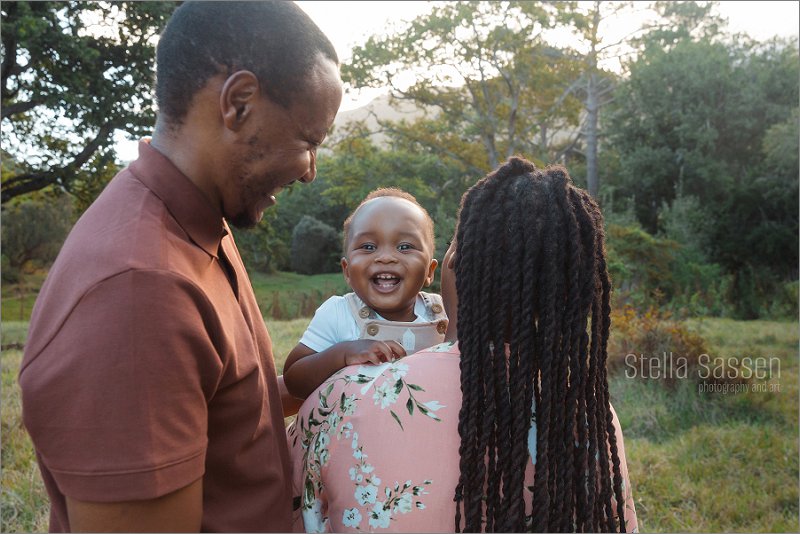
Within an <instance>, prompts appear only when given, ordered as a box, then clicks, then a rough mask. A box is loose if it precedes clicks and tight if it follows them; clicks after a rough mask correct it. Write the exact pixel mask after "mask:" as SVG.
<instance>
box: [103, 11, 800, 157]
mask: <svg viewBox="0 0 800 534" xmlns="http://www.w3.org/2000/svg"><path fill="white" fill-rule="evenodd" d="M581 3H590V2H581ZM297 4H298V5H299V6H300V7H301V8H302V9H303V10H304V11H305V12H306V13H308V15H309V16H310V17H311V18H312V19H313V20H314V22H316V23H317V25H318V26H319V27H320V28H321V29H322V31H323V32H324V33H325V34H326V35H327V36H328V38H329V39H330V40H331V42H332V43H333V45H334V47H335V48H336V52H337V54H338V55H339V59H340V60H342V62H345V61H347V60H348V59H349V58H350V51H351V50H352V48H353V46H356V45H359V44H362V43H363V42H364V41H366V40H367V38H369V37H370V36H372V35H375V34H380V33H385V32H386V31H387V29H388V28H390V27H391V26H392V25H393V24H397V23H402V22H404V21H409V20H412V19H414V18H415V17H417V16H419V15H421V14H423V13H426V12H428V11H429V10H430V8H431V3H430V2H427V1H421V0H420V1H368V2H363V1H327V0H326V1H298V2H297ZM799 7H800V2H796V1H731V0H727V1H722V2H719V12H720V14H721V15H722V16H723V17H725V18H727V19H728V28H729V30H730V31H731V32H736V33H738V32H744V33H748V34H749V35H750V36H751V37H753V38H754V39H758V40H761V41H763V40H767V39H769V38H771V37H774V36H781V37H788V36H792V35H794V36H796V35H798V26H799V25H800V22H799V21H800V9H798V8H799ZM639 23H640V20H636V19H634V18H631V19H629V20H623V19H620V20H618V21H615V23H614V24H613V25H609V28H608V29H607V31H608V32H609V33H608V35H609V37H610V38H619V37H621V36H623V35H626V34H628V33H630V31H631V30H632V29H635V28H636V27H638V24H639ZM612 68H613V67H612ZM382 92H383V91H382V90H368V91H362V92H360V93H359V92H355V91H348V92H346V94H345V95H344V99H343V100H342V106H341V107H340V111H348V110H351V109H355V108H358V107H361V106H364V105H366V104H367V103H369V101H370V100H372V99H373V98H375V97H376V96H378V95H379V94H380V93H382ZM117 152H118V154H119V157H120V159H121V160H122V161H130V160H132V159H135V158H136V155H137V143H136V142H135V141H128V140H126V139H125V138H124V134H122V133H121V132H118V133H117Z"/></svg>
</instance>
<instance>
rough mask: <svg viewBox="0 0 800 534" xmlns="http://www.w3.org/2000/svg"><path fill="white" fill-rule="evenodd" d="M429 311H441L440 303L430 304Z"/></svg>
mask: <svg viewBox="0 0 800 534" xmlns="http://www.w3.org/2000/svg"><path fill="white" fill-rule="evenodd" d="M431 311H432V312H433V313H442V306H441V305H440V304H434V305H433V306H431Z"/></svg>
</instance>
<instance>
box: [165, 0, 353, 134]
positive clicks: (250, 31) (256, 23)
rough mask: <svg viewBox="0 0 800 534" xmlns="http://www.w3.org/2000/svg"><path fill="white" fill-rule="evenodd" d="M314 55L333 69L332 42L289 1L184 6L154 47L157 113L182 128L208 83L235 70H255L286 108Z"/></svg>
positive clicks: (192, 3)
mask: <svg viewBox="0 0 800 534" xmlns="http://www.w3.org/2000/svg"><path fill="white" fill-rule="evenodd" d="M320 54H322V56H324V57H326V58H328V59H330V60H332V61H333V62H335V63H336V64H337V65H338V63H339V58H338V57H337V55H336V50H335V49H334V48H333V45H332V44H331V42H330V41H329V40H328V38H327V37H326V36H325V34H324V33H322V31H321V30H320V29H319V28H318V27H317V25H316V24H314V22H313V21H312V20H311V18H310V17H309V16H308V15H307V14H306V13H305V12H304V11H303V10H302V9H300V8H299V7H298V6H297V5H296V4H295V3H294V2H288V1H280V0H278V1H252V2H184V3H183V4H181V6H180V7H178V8H177V9H176V10H175V12H174V13H173V14H172V17H171V18H170V20H169V22H168V23H167V26H166V28H165V29H164V32H163V33H162V34H161V38H160V40H159V42H158V48H157V51H156V65H157V67H156V99H157V101H158V107H159V113H161V114H163V115H165V116H166V118H167V119H168V120H169V121H170V122H173V123H180V122H181V120H182V119H183V118H184V117H185V116H186V113H187V111H188V109H189V105H190V104H191V101H192V98H193V97H194V95H195V94H196V93H197V92H198V91H199V90H200V89H202V88H203V87H204V86H205V84H206V83H207V82H208V80H209V78H211V77H213V76H214V75H216V74H219V73H220V72H223V73H224V72H227V73H229V74H233V73H234V72H236V71H237V70H249V71H251V72H253V73H254V74H255V75H256V76H257V77H258V80H259V82H260V83H261V85H262V88H263V91H264V92H265V93H266V94H267V96H269V98H270V99H272V100H273V101H274V102H276V103H277V104H279V105H281V106H283V107H285V108H288V107H289V106H290V105H291V104H292V98H293V97H294V96H296V95H297V93H299V92H301V91H302V88H303V85H304V82H305V80H306V79H307V76H308V73H309V72H310V71H311V70H312V69H313V68H314V66H315V65H316V62H317V61H318V58H319V55H320Z"/></svg>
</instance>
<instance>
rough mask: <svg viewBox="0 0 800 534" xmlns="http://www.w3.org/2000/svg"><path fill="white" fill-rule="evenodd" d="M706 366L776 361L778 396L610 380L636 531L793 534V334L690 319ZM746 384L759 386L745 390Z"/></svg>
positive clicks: (762, 324)
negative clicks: (717, 361)
mask: <svg viewBox="0 0 800 534" xmlns="http://www.w3.org/2000/svg"><path fill="white" fill-rule="evenodd" d="M688 323H689V326H690V328H692V329H694V330H695V331H697V332H698V333H700V334H701V335H702V336H703V337H704V338H705V339H706V341H707V345H708V347H709V351H710V352H711V355H712V356H721V357H726V358H727V357H738V358H741V357H743V356H750V357H772V356H774V357H778V358H780V362H781V366H780V375H779V376H774V377H772V378H771V380H769V382H771V383H773V384H778V385H779V390H778V391H773V392H769V391H754V390H753V389H752V388H751V389H750V390H749V391H746V392H742V393H737V394H732V393H728V394H722V393H700V392H698V387H697V384H696V383H693V382H691V381H688V380H687V381H684V382H680V383H678V384H677V387H676V388H675V390H674V391H668V390H667V389H665V388H664V387H663V385H661V384H659V383H658V381H655V380H640V379H632V378H627V377H625V376H624V375H619V376H617V377H615V378H613V379H612V380H611V384H610V387H611V392H612V402H614V406H615V408H616V410H617V413H618V414H619V416H620V422H621V424H622V428H623V432H624V435H625V446H626V449H627V451H626V452H627V457H628V467H629V470H630V475H631V484H632V485H633V490H634V498H635V501H636V506H637V514H638V516H639V521H640V525H641V527H642V530H643V531H648V532H721V531H743V532H796V531H798V527H799V526H800V525H798V498H799V496H798V474H799V472H798V454H799V453H800V451H799V450H798V373H797V370H798V365H797V360H798V329H797V324H795V323H783V322H772V321H753V322H743V321H732V320H728V319H694V320H690V321H688ZM753 382H755V383H758V382H764V381H758V380H754V381H753Z"/></svg>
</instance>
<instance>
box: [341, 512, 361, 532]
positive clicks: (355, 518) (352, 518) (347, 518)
mask: <svg viewBox="0 0 800 534" xmlns="http://www.w3.org/2000/svg"><path fill="white" fill-rule="evenodd" d="M342 524H343V525H344V526H346V527H353V528H358V525H359V524H361V512H359V510H358V508H348V509H347V510H345V511H344V514H343V515H342Z"/></svg>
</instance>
